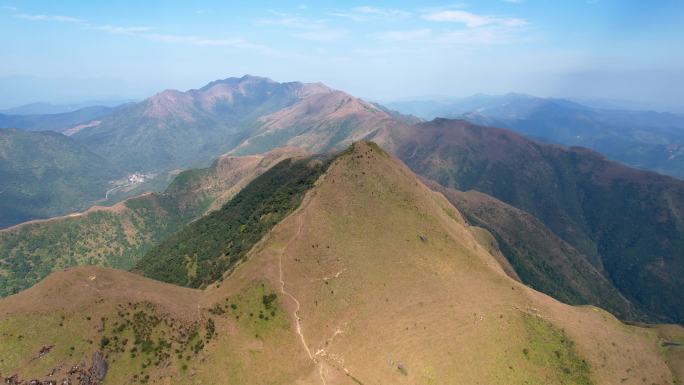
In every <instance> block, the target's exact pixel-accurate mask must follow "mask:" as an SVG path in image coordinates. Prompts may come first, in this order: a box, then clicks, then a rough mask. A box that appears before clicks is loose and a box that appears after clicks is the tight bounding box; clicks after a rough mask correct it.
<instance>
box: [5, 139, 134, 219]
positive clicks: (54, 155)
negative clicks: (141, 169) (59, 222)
mask: <svg viewBox="0 0 684 385" xmlns="http://www.w3.org/2000/svg"><path fill="white" fill-rule="evenodd" d="M121 176H123V172H122V171H121V170H119V169H117V168H115V167H113V166H112V164H111V163H110V162H108V161H107V160H105V159H104V158H102V157H101V156H98V155H96V154H95V153H93V152H91V151H90V150H88V149H87V148H86V147H84V146H83V145H81V144H80V143H78V142H76V141H74V140H73V139H70V138H68V137H66V136H64V135H62V134H58V133H56V132H49V131H46V132H27V131H21V130H16V129H0V228H2V227H7V226H11V225H14V224H17V223H20V222H23V221H27V220H29V219H35V218H47V217H51V216H55V215H63V214H65V213H68V212H71V211H75V210H83V209H85V208H87V207H88V206H89V205H91V204H93V203H94V202H95V201H97V200H100V199H102V198H104V196H105V191H107V189H108V188H109V187H110V186H109V182H110V181H111V180H113V179H116V178H119V177H121Z"/></svg>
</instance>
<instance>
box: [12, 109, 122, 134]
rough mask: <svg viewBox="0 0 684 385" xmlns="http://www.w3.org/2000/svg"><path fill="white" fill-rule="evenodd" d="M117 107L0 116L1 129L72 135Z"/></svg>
mask: <svg viewBox="0 0 684 385" xmlns="http://www.w3.org/2000/svg"><path fill="white" fill-rule="evenodd" d="M116 110H117V108H116V107H105V106H92V107H85V108H81V109H78V110H76V111H70V112H62V113H57V114H44V115H8V114H0V127H2V128H19V129H22V130H29V131H56V132H61V133H65V134H70V133H71V132H72V131H76V130H78V129H79V126H80V125H83V124H88V123H91V122H93V121H96V120H98V119H102V118H103V117H105V116H107V115H109V114H111V113H113V112H114V111H116Z"/></svg>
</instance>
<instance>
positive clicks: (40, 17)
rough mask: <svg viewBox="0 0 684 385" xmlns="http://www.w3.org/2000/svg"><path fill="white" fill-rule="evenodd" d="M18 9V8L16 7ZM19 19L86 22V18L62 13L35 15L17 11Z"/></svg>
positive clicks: (15, 15) (16, 15)
mask: <svg viewBox="0 0 684 385" xmlns="http://www.w3.org/2000/svg"><path fill="white" fill-rule="evenodd" d="M15 10H16V8H15ZM14 17H16V18H17V19H24V20H31V21H58V22H60V23H74V24H86V22H85V20H83V19H78V18H76V17H71V16H60V15H33V14H28V13H17V14H14Z"/></svg>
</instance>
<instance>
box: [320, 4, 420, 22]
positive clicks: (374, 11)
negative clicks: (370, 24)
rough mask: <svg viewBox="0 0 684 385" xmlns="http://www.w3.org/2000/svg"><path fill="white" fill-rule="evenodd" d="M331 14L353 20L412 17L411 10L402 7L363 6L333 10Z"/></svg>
mask: <svg viewBox="0 0 684 385" xmlns="http://www.w3.org/2000/svg"><path fill="white" fill-rule="evenodd" d="M330 15H331V16H336V17H341V18H345V19H349V20H353V21H368V20H374V19H389V20H400V19H405V18H407V17H410V16H411V12H408V11H404V10H401V9H390V8H378V7H371V6H362V7H355V8H352V9H350V10H345V11H335V12H331V13H330Z"/></svg>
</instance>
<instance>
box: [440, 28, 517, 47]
mask: <svg viewBox="0 0 684 385" xmlns="http://www.w3.org/2000/svg"><path fill="white" fill-rule="evenodd" d="M514 37H515V36H514V35H513V34H511V31H510V30H508V29H502V28H478V29H463V30H455V31H447V32H444V33H443V34H441V35H440V36H439V37H438V39H437V42H438V43H441V44H446V45H496V44H508V43H512V42H513V41H514V40H515V39H514Z"/></svg>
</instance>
